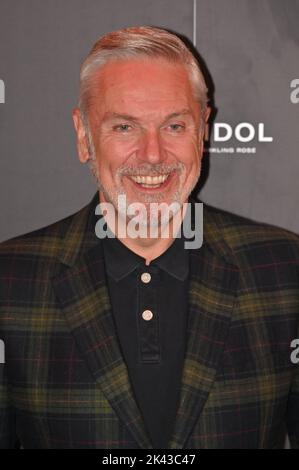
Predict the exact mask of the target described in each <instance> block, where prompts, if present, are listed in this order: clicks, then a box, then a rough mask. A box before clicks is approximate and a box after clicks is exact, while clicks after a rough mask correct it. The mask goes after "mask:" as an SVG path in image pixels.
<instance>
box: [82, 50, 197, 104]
mask: <svg viewBox="0 0 299 470" xmlns="http://www.w3.org/2000/svg"><path fill="white" fill-rule="evenodd" d="M90 98H91V100H90V102H91V107H92V108H93V107H95V108H97V111H98V112H99V111H100V109H102V110H103V111H106V110H107V109H110V108H111V107H112V108H119V107H122V108H126V107H130V110H131V108H132V106H134V107H137V108H138V106H140V107H141V109H142V106H146V108H147V109H149V107H150V108H152V109H155V107H156V106H163V105H165V106H167V105H169V106H173V107H176V106H179V107H184V106H188V105H189V106H190V105H192V104H194V101H195V100H194V97H193V93H192V88H191V83H190V79H189V76H188V72H187V70H186V68H185V66H184V65H183V64H180V63H175V64H174V63H171V62H168V61H166V60H165V59H157V58H155V59H153V58H145V59H143V58H142V59H140V58H139V59H130V60H117V61H111V62H108V63H107V64H105V65H104V66H103V67H102V68H101V69H100V70H99V71H97V72H95V73H94V76H93V78H92V86H91V96H90Z"/></svg>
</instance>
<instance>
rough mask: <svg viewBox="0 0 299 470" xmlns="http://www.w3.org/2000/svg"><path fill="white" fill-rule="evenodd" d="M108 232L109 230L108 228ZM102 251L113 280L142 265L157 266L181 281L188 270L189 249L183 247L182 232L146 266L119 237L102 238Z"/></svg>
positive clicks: (148, 268) (146, 268)
mask: <svg viewBox="0 0 299 470" xmlns="http://www.w3.org/2000/svg"><path fill="white" fill-rule="evenodd" d="M108 232H109V230H108ZM102 241H103V251H104V257H105V264H106V270H107V273H108V274H109V275H110V276H112V278H113V279H114V280H115V281H120V280H121V279H123V278H124V277H126V276H127V275H129V274H130V273H132V272H133V271H134V270H135V269H136V268H138V267H142V268H144V270H145V271H146V270H149V271H150V270H151V267H153V266H158V267H159V268H160V269H162V270H163V271H165V272H167V273H168V274H170V275H171V276H173V277H175V278H176V279H179V280H181V281H183V280H185V279H186V278H187V276H188V272H189V250H187V249H185V247H184V242H185V238H184V234H183V231H182V236H181V237H176V238H174V241H173V242H172V244H171V245H170V246H169V247H168V248H167V250H166V251H164V253H162V254H161V255H160V256H158V257H157V258H155V259H154V260H153V261H151V263H150V264H149V265H148V266H147V265H146V264H145V259H144V258H143V257H142V256H139V255H138V254H137V253H134V252H133V251H132V250H130V249H129V248H128V247H126V246H125V245H124V244H123V243H122V242H121V240H120V239H118V238H117V237H114V238H108V237H106V238H104V239H103V240H102Z"/></svg>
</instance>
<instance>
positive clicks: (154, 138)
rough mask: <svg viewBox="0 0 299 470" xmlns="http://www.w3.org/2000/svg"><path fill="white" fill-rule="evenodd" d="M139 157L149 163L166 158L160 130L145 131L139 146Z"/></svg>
mask: <svg viewBox="0 0 299 470" xmlns="http://www.w3.org/2000/svg"><path fill="white" fill-rule="evenodd" d="M139 158H140V159H141V160H143V161H146V162H147V163H152V164H153V163H160V162H162V161H163V159H164V152H163V149H162V144H161V136H160V135H159V130H157V129H151V130H147V131H144V134H143V136H142V138H141V144H140V147H139Z"/></svg>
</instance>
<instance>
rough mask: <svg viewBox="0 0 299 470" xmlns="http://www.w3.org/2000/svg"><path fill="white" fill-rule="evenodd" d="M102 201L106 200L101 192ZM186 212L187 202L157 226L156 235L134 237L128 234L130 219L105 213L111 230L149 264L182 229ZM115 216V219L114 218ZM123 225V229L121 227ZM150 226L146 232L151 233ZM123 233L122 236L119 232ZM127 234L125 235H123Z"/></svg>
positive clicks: (166, 247) (167, 246)
mask: <svg viewBox="0 0 299 470" xmlns="http://www.w3.org/2000/svg"><path fill="white" fill-rule="evenodd" d="M100 202H106V201H105V200H104V198H103V196H102V194H101V193H100ZM185 213H186V204H183V205H182V208H181V209H180V210H179V211H178V212H176V213H175V214H174V216H173V217H172V218H171V219H170V220H169V221H168V222H167V223H165V224H164V225H163V226H162V225H160V226H159V227H158V228H157V233H156V234H155V236H154V237H153V236H142V237H139V236H138V237H137V238H132V237H130V236H128V235H127V234H128V230H127V228H128V223H129V221H128V220H125V219H124V217H123V216H120V215H119V214H118V213H117V215H116V218H117V220H116V221H115V219H114V215H111V214H109V213H107V214H105V215H104V218H105V221H106V222H107V225H108V227H109V230H110V231H111V232H112V233H114V235H115V236H116V237H117V238H118V239H119V240H120V241H121V242H122V243H123V244H124V245H125V246H126V247H127V248H129V249H130V250H131V251H133V252H134V253H136V254H137V255H139V256H141V257H143V258H144V259H145V264H146V265H149V264H150V263H151V261H153V260H154V259H155V258H157V257H158V256H160V255H161V254H162V253H164V252H165V251H166V250H167V249H168V248H169V246H170V245H171V244H172V243H173V242H174V240H175V236H176V234H177V232H178V231H179V229H180V226H181V224H182V221H183V219H184V216H185ZM112 217H113V220H112ZM120 227H121V230H119V228H120ZM149 231H150V230H149V227H146V228H145V234H147V235H149ZM119 232H120V233H121V236H120V234H119ZM123 234H125V236H123Z"/></svg>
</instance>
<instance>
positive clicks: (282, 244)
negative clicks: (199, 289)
mask: <svg viewBox="0 0 299 470" xmlns="http://www.w3.org/2000/svg"><path fill="white" fill-rule="evenodd" d="M205 217H206V218H207V219H208V220H209V221H212V226H213V227H214V232H217V233H215V234H214V235H213V236H214V237H215V238H217V237H218V238H219V240H220V239H221V240H224V241H225V244H226V245H227V246H228V248H229V251H230V252H231V254H232V255H233V257H234V261H235V262H236V261H237V264H244V263H246V264H248V263H250V264H251V265H253V264H260V265H262V264H267V263H274V264H275V263H277V262H282V263H284V262H286V263H289V264H294V265H297V266H298V265H299V235H297V234H296V233H294V232H292V231H289V230H287V229H285V228H280V227H277V226H275V225H271V224H268V223H264V222H258V221H255V220H251V219H249V218H247V217H243V216H240V215H237V214H234V213H231V212H228V211H225V210H222V209H218V208H216V207H213V206H211V205H208V204H205V203H204V219H205Z"/></svg>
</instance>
